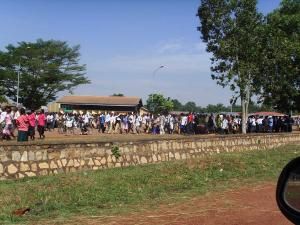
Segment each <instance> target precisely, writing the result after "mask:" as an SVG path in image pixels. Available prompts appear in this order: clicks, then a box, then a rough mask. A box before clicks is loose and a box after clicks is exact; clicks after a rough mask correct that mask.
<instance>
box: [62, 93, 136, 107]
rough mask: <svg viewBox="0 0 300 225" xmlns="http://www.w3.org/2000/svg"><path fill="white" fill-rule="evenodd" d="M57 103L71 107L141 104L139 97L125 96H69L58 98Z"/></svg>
mask: <svg viewBox="0 0 300 225" xmlns="http://www.w3.org/2000/svg"><path fill="white" fill-rule="evenodd" d="M57 103H60V104H73V105H108V106H136V105H138V104H140V103H141V104H142V99H141V98H139V97H127V96H83V95H69V96H64V97H62V98H60V99H59V100H58V101H57Z"/></svg>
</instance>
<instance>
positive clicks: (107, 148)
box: [0, 134, 300, 180]
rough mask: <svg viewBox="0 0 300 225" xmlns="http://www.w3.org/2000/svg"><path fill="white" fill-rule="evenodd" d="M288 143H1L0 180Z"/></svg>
mask: <svg viewBox="0 0 300 225" xmlns="http://www.w3.org/2000/svg"><path fill="white" fill-rule="evenodd" d="M2 143H3V142H2ZM289 143H300V135H298V134H280V135H276V134H274V135H248V136H243V135H236V136H212V137H201V136H193V137H186V138H180V139H170V138H169V139H165V140H162V139H159V140H140V141H135V142H110V143H105V142H101V141H97V142H95V141H93V142H92V143H57V144H54V143H47V142H43V143H33V142H31V143H26V144H23V143H22V144H20V143H11V144H10V143H5V144H4V143H3V144H2V145H0V179H1V180H5V179H15V178H23V177H33V176H41V175H50V174H58V173H68V172H75V171H79V170H98V169H103V168H113V167H125V166H129V165H138V164H147V163H157V162H162V161H171V160H181V159H189V158H195V157H200V156H202V155H205V154H214V153H221V152H239V151H246V150H256V149H259V150H266V149H271V148H273V147H277V146H280V145H283V144H289ZM0 144H1V143H0ZM113 148H115V150H116V151H115V153H113V151H112V149H113ZM118 153H120V157H119V158H118V159H117V158H116V156H117V155H118Z"/></svg>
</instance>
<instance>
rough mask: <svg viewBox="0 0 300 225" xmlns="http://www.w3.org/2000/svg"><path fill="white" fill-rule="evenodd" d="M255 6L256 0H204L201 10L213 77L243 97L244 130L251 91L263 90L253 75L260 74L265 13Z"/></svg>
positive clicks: (200, 17)
mask: <svg viewBox="0 0 300 225" xmlns="http://www.w3.org/2000/svg"><path fill="white" fill-rule="evenodd" d="M256 5H257V1H256V0H202V1H201V5H200V7H199V9H198V16H199V19H200V23H201V26H200V27H199V31H200V32H201V34H202V40H203V41H204V42H205V43H206V44H207V51H208V52H210V53H211V54H212V57H211V72H212V74H211V77H212V79H214V80H216V81H217V84H219V85H221V86H222V87H225V86H229V87H230V89H231V90H232V91H234V93H235V96H236V98H237V97H240V98H241V104H242V121H243V122H242V131H243V133H246V120H247V117H248V116H247V114H248V103H249V102H250V97H251V93H257V92H258V91H259V90H260V88H259V85H258V83H257V80H255V79H254V78H255V76H256V75H257V74H258V73H259V69H258V67H257V62H258V55H259V52H260V47H261V45H260V41H259V38H258V37H259V34H260V31H261V26H262V15H261V14H259V13H258V12H257V7H256Z"/></svg>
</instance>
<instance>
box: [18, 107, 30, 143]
mask: <svg viewBox="0 0 300 225" xmlns="http://www.w3.org/2000/svg"><path fill="white" fill-rule="evenodd" d="M16 125H17V129H18V138H17V141H18V142H24V141H28V128H29V120H28V117H27V115H26V113H25V109H24V108H21V109H20V116H19V117H18V118H17V119H16Z"/></svg>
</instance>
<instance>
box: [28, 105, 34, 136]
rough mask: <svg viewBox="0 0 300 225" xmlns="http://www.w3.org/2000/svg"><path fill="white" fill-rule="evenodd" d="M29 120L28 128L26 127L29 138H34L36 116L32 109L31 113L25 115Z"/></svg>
mask: <svg viewBox="0 0 300 225" xmlns="http://www.w3.org/2000/svg"><path fill="white" fill-rule="evenodd" d="M27 117H28V120H29V129H28V135H29V136H30V139H31V140H34V139H35V137H34V136H35V123H36V118H35V113H34V110H31V113H30V114H29V115H28V116H27Z"/></svg>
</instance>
